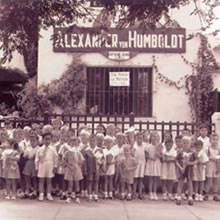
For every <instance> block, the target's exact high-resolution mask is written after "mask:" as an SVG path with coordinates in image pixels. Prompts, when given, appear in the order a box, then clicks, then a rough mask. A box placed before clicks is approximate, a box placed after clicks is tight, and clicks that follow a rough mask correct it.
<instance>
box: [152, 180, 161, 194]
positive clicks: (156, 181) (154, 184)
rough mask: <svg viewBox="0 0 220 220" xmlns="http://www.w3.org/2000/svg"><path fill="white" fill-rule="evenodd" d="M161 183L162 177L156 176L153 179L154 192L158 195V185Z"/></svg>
mask: <svg viewBox="0 0 220 220" xmlns="http://www.w3.org/2000/svg"><path fill="white" fill-rule="evenodd" d="M159 181H160V177H159V176H154V177H153V192H154V193H157V187H158V183H159Z"/></svg>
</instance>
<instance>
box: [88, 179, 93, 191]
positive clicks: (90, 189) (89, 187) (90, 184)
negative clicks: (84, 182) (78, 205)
mask: <svg viewBox="0 0 220 220" xmlns="http://www.w3.org/2000/svg"><path fill="white" fill-rule="evenodd" d="M92 184H93V181H91V180H89V181H88V193H89V195H92Z"/></svg>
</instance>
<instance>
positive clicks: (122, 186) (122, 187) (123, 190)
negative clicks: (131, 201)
mask: <svg viewBox="0 0 220 220" xmlns="http://www.w3.org/2000/svg"><path fill="white" fill-rule="evenodd" d="M124 193H125V182H121V194H124Z"/></svg>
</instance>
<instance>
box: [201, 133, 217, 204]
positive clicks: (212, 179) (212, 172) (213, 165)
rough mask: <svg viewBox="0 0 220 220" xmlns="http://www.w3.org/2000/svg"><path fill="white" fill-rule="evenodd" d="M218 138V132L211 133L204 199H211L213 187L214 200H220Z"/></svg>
mask: <svg viewBox="0 0 220 220" xmlns="http://www.w3.org/2000/svg"><path fill="white" fill-rule="evenodd" d="M218 140H219V136H218V135H217V134H211V136H210V143H211V146H210V147H209V148H208V151H207V152H206V153H207V155H208V157H209V161H208V163H207V166H206V184H205V192H206V195H205V197H204V200H208V199H209V193H210V190H211V188H212V189H213V193H214V196H213V200H214V201H220V198H219V197H218V174H219V171H220V170H218V163H219V162H220V150H219V149H218Z"/></svg>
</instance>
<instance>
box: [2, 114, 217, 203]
mask: <svg viewBox="0 0 220 220" xmlns="http://www.w3.org/2000/svg"><path fill="white" fill-rule="evenodd" d="M218 140H219V137H218V135H217V134H215V133H213V134H211V135H210V136H209V137H208V128H207V127H206V126H205V125H202V126H200V128H199V136H198V137H197V136H195V135H192V134H191V132H190V131H189V130H187V129H185V130H183V131H182V133H181V136H176V137H175V138H174V137H172V134H171V133H170V132H168V131H167V132H165V134H164V137H162V138H160V135H159V133H158V132H157V131H151V132H149V131H141V132H140V131H138V132H136V131H135V129H134V128H133V127H130V128H129V129H128V130H127V131H126V132H125V133H122V132H121V131H120V129H118V128H117V127H115V126H114V125H113V124H109V125H108V126H107V127H104V126H103V125H102V124H100V125H98V126H97V127H96V131H95V134H91V133H90V131H89V129H88V128H87V127H86V126H82V127H80V128H79V130H78V131H77V132H76V131H75V130H74V129H71V128H69V127H68V126H67V125H63V122H62V120H60V119H59V118H56V119H53V120H52V122H51V124H47V125H44V126H43V127H40V125H39V124H36V123H35V124H33V125H32V126H31V127H30V126H25V127H24V128H23V129H22V128H16V129H12V128H11V126H10V123H5V127H4V128H1V129H0V144H1V145H0V184H1V189H2V191H3V192H4V198H5V199H12V200H15V199H16V198H17V197H19V198H23V199H38V200H40V201H42V200H44V199H47V200H50V201H52V200H53V197H59V198H60V199H61V200H65V201H66V202H70V201H75V202H77V203H79V202H80V199H81V198H86V199H87V200H88V201H98V200H99V199H104V200H105V199H116V198H117V199H121V200H125V199H126V200H133V199H140V200H143V199H144V198H145V197H146V192H147V193H149V199H151V200H158V199H159V198H158V192H162V194H160V195H161V196H160V197H161V198H160V199H163V200H174V201H176V204H177V205H181V203H182V201H183V200H187V201H188V204H189V205H193V203H194V201H203V200H208V199H210V195H212V199H213V200H215V201H220V198H219V197H218V188H219V186H218V177H219V175H220V150H219V148H218Z"/></svg>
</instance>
